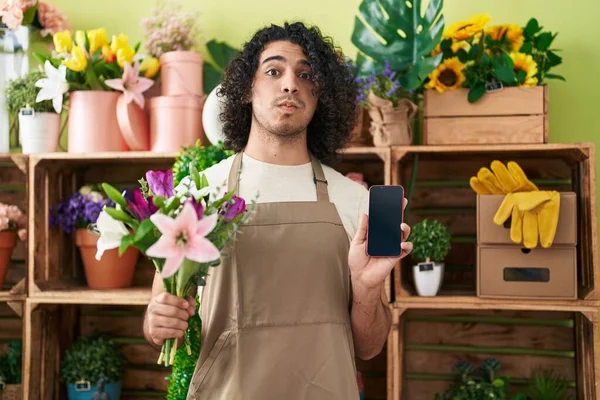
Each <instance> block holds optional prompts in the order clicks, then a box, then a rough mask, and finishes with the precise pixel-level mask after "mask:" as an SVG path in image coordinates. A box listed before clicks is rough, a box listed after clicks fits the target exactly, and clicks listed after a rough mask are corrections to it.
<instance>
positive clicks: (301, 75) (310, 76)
mask: <svg viewBox="0 0 600 400" xmlns="http://www.w3.org/2000/svg"><path fill="white" fill-rule="evenodd" d="M300 77H301V78H302V79H307V80H309V79H312V74H309V73H308V72H303V73H301V74H300Z"/></svg>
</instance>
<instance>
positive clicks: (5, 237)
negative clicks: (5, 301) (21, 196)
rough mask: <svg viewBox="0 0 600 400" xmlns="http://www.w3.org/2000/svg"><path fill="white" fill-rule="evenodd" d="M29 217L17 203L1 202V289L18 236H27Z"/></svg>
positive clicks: (24, 237)
mask: <svg viewBox="0 0 600 400" xmlns="http://www.w3.org/2000/svg"><path fill="white" fill-rule="evenodd" d="M26 228H27V217H26V216H25V215H24V214H23V212H22V211H21V210H20V209H19V207H17V206H16V205H9V204H4V203H0V289H1V288H2V286H3V285H4V279H5V278H6V272H7V271H8V264H9V263H10V258H11V256H12V252H13V250H14V248H15V246H16V245H17V238H19V239H21V240H25V239H26V238H27V230H26Z"/></svg>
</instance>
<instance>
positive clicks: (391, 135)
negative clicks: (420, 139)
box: [368, 92, 417, 147]
mask: <svg viewBox="0 0 600 400" xmlns="http://www.w3.org/2000/svg"><path fill="white" fill-rule="evenodd" d="M368 100H369V116H370V117H371V125H370V127H369V132H370V133H371V135H372V136H373V144H374V145H375V146H377V147H388V146H407V145H410V144H412V128H411V125H412V119H413V117H414V116H415V114H416V112H417V106H416V105H415V104H414V103H413V102H412V101H410V100H408V99H400V100H399V101H398V105H397V106H396V107H394V105H393V104H392V102H391V101H389V100H386V99H382V98H380V97H377V96H375V95H374V94H373V93H372V92H371V93H369V96H368Z"/></svg>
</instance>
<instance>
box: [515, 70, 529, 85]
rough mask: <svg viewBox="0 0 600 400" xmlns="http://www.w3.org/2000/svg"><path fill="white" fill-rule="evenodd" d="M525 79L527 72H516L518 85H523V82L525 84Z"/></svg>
mask: <svg viewBox="0 0 600 400" xmlns="http://www.w3.org/2000/svg"><path fill="white" fill-rule="evenodd" d="M526 78H527V72H525V71H523V70H520V71H519V72H517V82H518V83H519V85H521V84H523V82H525V79H526Z"/></svg>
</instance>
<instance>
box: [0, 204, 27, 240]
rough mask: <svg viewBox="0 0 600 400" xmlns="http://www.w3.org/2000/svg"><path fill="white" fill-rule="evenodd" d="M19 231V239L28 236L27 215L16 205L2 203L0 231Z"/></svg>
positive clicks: (0, 205) (0, 208)
mask: <svg viewBox="0 0 600 400" xmlns="http://www.w3.org/2000/svg"><path fill="white" fill-rule="evenodd" d="M13 230H16V231H17V235H18V236H19V239H21V240H25V239H26V238H27V217H26V216H25V214H23V212H22V211H21V209H20V208H19V207H17V206H16V205H9V204H4V203H0V232H3V231H13Z"/></svg>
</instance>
